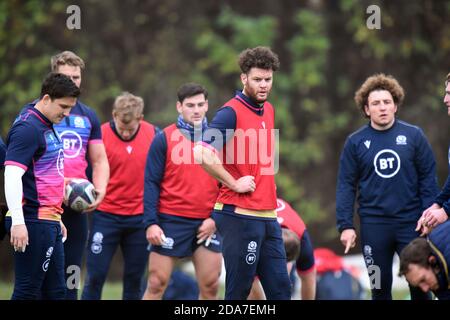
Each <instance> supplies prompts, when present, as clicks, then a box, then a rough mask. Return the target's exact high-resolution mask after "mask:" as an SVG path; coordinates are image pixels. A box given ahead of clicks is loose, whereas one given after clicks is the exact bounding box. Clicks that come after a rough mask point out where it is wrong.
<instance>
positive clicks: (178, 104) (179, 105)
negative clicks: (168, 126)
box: [177, 101, 183, 114]
mask: <svg viewBox="0 0 450 320" xmlns="http://www.w3.org/2000/svg"><path fill="white" fill-rule="evenodd" d="M177 111H178V113H179V114H181V112H182V111H183V105H182V104H181V102H180V101H177Z"/></svg>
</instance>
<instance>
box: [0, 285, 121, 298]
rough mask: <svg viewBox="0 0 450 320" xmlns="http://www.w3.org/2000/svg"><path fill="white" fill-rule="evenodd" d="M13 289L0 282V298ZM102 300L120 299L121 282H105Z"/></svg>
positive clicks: (9, 296) (9, 293)
mask: <svg viewBox="0 0 450 320" xmlns="http://www.w3.org/2000/svg"><path fill="white" fill-rule="evenodd" d="M12 291H13V285H12V283H5V282H0V300H9V299H10V298H11V293H12ZM79 294H81V292H80V291H79ZM102 298H103V299H104V300H121V299H122V283H120V282H107V283H105V286H104V287H103V296H102Z"/></svg>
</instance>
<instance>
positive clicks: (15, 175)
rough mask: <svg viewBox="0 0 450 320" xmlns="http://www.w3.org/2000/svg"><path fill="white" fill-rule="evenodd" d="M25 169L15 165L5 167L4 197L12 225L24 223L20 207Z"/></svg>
mask: <svg viewBox="0 0 450 320" xmlns="http://www.w3.org/2000/svg"><path fill="white" fill-rule="evenodd" d="M24 173H25V170H24V169H22V168H19V167H16V166H9V165H8V166H6V168H5V198H6V203H7V205H8V209H9V211H10V213H11V220H12V225H13V226H14V225H20V224H25V220H24V217H23V209H22V197H23V185H22V176H23V175H24Z"/></svg>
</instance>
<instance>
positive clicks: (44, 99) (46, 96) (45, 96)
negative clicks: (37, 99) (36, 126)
mask: <svg viewBox="0 0 450 320" xmlns="http://www.w3.org/2000/svg"><path fill="white" fill-rule="evenodd" d="M41 100H42V102H43V103H44V105H45V106H46V105H47V104H49V103H50V102H52V98H51V97H50V96H49V95H48V94H44V96H43V97H42V99H41Z"/></svg>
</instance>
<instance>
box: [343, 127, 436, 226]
mask: <svg viewBox="0 0 450 320" xmlns="http://www.w3.org/2000/svg"><path fill="white" fill-rule="evenodd" d="M356 193H358V204H359V209H358V213H359V215H360V217H361V222H363V223H392V222H414V221H417V220H418V219H419V217H420V215H421V213H422V211H423V210H424V209H425V208H427V207H428V206H430V205H431V204H432V203H433V200H434V198H435V196H436V195H437V193H438V186H437V177H436V163H435V159H434V155H433V151H432V150H431V146H430V144H429V143H428V141H427V139H426V137H425V135H424V133H423V132H422V130H421V129H420V128H419V127H417V126H413V125H410V124H408V123H406V122H403V121H400V120H395V123H394V125H393V126H392V127H391V128H389V129H388V130H384V131H378V130H375V129H373V128H372V127H371V126H370V124H367V125H365V126H363V127H362V128H360V129H359V130H358V131H356V132H354V133H353V134H351V135H350V136H349V137H348V138H347V141H346V142H345V146H344V149H343V151H342V154H341V158H340V167H339V173H338V180H337V189H336V217H337V227H338V230H339V231H342V230H344V229H349V228H353V211H354V202H355V197H356Z"/></svg>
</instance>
